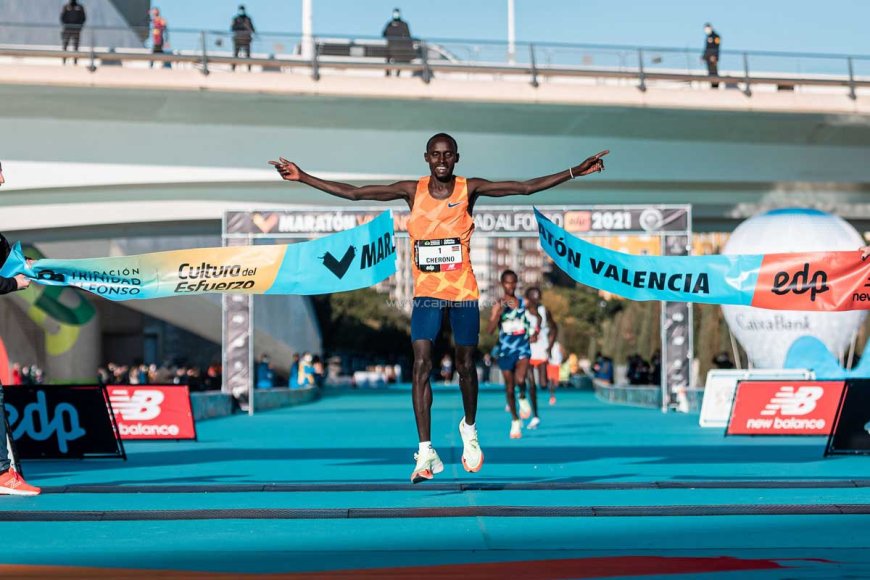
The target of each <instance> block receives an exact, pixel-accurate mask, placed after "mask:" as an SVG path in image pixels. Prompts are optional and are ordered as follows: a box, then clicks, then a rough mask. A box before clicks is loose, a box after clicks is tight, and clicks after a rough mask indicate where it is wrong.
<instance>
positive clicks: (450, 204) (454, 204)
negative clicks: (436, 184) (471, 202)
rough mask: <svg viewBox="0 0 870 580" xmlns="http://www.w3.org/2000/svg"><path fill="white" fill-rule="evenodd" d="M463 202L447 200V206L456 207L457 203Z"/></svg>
mask: <svg viewBox="0 0 870 580" xmlns="http://www.w3.org/2000/svg"><path fill="white" fill-rule="evenodd" d="M461 203H462V202H461V201H457V202H456V203H450V202H447V207H456V206H457V205H459V204H461Z"/></svg>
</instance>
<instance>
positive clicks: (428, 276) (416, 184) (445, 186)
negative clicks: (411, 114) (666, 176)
mask: <svg viewBox="0 0 870 580" xmlns="http://www.w3.org/2000/svg"><path fill="white" fill-rule="evenodd" d="M607 153H609V151H602V152H601V153H598V154H597V155H593V156H592V157H589V158H588V159H586V160H585V161H583V162H582V163H580V164H579V165H576V166H574V167H570V168H569V169H566V170H563V171H560V172H559V173H554V174H552V175H546V176H543V177H537V178H535V179H530V180H528V181H497V182H494V181H489V180H486V179H481V178H477V177H475V178H471V179H466V178H464V177H459V176H457V175H454V174H453V170H454V168H455V166H456V164H457V163H458V162H459V146H458V145H457V143H456V140H455V139H454V138H453V137H451V136H450V135H447V134H446V133H438V134H437V135H434V136H433V137H432V138H430V139H429V141H428V142H427V143H426V151H425V153H424V154H423V159H424V160H425V161H426V163H427V164H428V165H429V175H427V176H426V177H422V178H420V179H419V180H416V181H411V180H409V181H398V182H396V183H391V184H389V185H367V186H363V187H356V186H354V185H350V184H347V183H339V182H336V181H327V180H325V179H320V178H318V177H315V176H313V175H310V174H308V173H305V172H304V171H302V170H301V169H300V168H299V167H298V166H297V165H296V164H295V163H293V162H292V161H288V160H286V159H284V158H283V157H280V158H279V161H270V162H269V163H271V164H272V165H274V166H275V168H276V169H277V170H278V173H279V174H280V175H281V177H282V178H284V179H285V180H287V181H299V182H302V183H304V184H306V185H309V186H311V187H314V188H316V189H319V190H321V191H324V192H326V193H329V194H331V195H335V196H337V197H341V198H344V199H350V200H354V201H392V200H397V199H403V200H405V201H406V202H407V204H408V206H409V207H410V208H411V217H410V220H409V221H408V234H409V235H410V237H411V243H412V251H411V260H412V270H413V274H414V306H413V310H412V313H411V341H412V346H413V350H414V370H413V378H412V383H413V386H412V389H411V398H412V401H413V404H414V416H415V419H416V422H417V433H418V435H419V438H420V446H419V449H418V452H417V454H416V455H415V458H416V460H417V464H416V466H415V467H414V471H413V472H412V473H411V481H413V482H414V483H417V482H420V481H424V480H427V479H432V477H433V476H434V474H436V473H439V472H441V471H442V470H443V469H444V465H443V464H442V462H441V459H440V458H439V457H438V454H437V453H436V452H435V450H434V449H433V448H432V443H431V440H432V437H431V426H432V417H431V411H432V386H431V384H430V382H429V377H430V374H431V372H432V345H433V343H434V342H435V339H436V337H437V336H438V333H439V332H440V330H441V321H442V315H443V313H444V312H445V311H446V312H447V314H448V315H449V317H450V326H451V328H452V329H453V338H454V342H455V343H456V356H455V357H454V360H455V361H456V370H457V371H458V372H459V388H460V390H461V391H462V404H463V408H464V410H465V417H464V418H463V419H462V421H460V423H459V432H460V435H461V436H462V442H463V452H462V466H463V467H464V468H465V470H466V471H469V472H472V473H473V472H477V471H479V470H480V468H481V466H482V465H483V452H482V451H481V449H480V444H479V442H478V438H477V429H476V426H475V419H476V416H477V372H476V371H475V368H474V353H475V352H476V351H477V345H478V339H479V334H480V308H479V306H478V296H479V291H478V288H477V280H476V279H475V277H474V271H473V270H472V268H471V259H470V242H471V234H472V232H473V231H474V220H473V219H472V217H471V212H472V210H473V208H474V204H475V203H476V202H477V200H478V199H479V198H480V197H482V196H488V197H506V196H509V195H530V194H532V193H536V192H538V191H543V190H545V189H549V188H551V187H555V186H557V185H559V184H561V183H565V182H566V181H568V180H570V179H573V178H575V177H580V176H581V175H589V174H590V173H596V172H598V171H602V170H603V169H604V161H603V160H602V157H603V156H604V155H606V154H607Z"/></svg>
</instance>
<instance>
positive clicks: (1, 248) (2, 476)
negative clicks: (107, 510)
mask: <svg viewBox="0 0 870 580" xmlns="http://www.w3.org/2000/svg"><path fill="white" fill-rule="evenodd" d="M3 183H5V181H4V179H3V166H2V165H0V186H2V185H3ZM10 251H11V248H10V247H9V242H7V241H6V238H4V237H3V234H0V267H2V266H3V264H4V263H5V262H6V258H8V257H9V253H10ZM28 286H30V279H29V278H27V277H25V276H23V275H21V274H19V275H17V276H15V277H14V278H2V277H0V294H9V293H10V292H16V291H18V290H24V289H25V288H27V287H28ZM0 410H2V412H3V413H5V412H6V407H5V406H4V404H3V384H2V383H0ZM0 419H2V420H0V495H39V492H40V491H42V490H40V489H39V488H38V487H34V486H32V485H30V484H29V483H27V482H26V481H24V478H23V477H21V474H19V473H18V472H17V471H15V469H14V468H13V467H12V460H11V459H10V457H11V450H10V449H9V445H8V433H7V429H6V423H7V421H6V417H5V415H4V416H3V417H2V418H0Z"/></svg>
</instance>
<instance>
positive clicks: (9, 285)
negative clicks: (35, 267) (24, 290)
mask: <svg viewBox="0 0 870 580" xmlns="http://www.w3.org/2000/svg"><path fill="white" fill-rule="evenodd" d="M16 290H18V282H17V281H16V280H15V278H0V294H9V293H10V292H15V291H16Z"/></svg>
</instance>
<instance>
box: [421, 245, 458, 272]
mask: <svg viewBox="0 0 870 580" xmlns="http://www.w3.org/2000/svg"><path fill="white" fill-rule="evenodd" d="M414 255H415V256H416V264H417V268H419V269H420V271H421V272H450V271H451V270H458V269H460V268H461V267H462V244H461V243H460V242H459V238H445V239H443V240H417V242H416V243H415V244H414Z"/></svg>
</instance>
